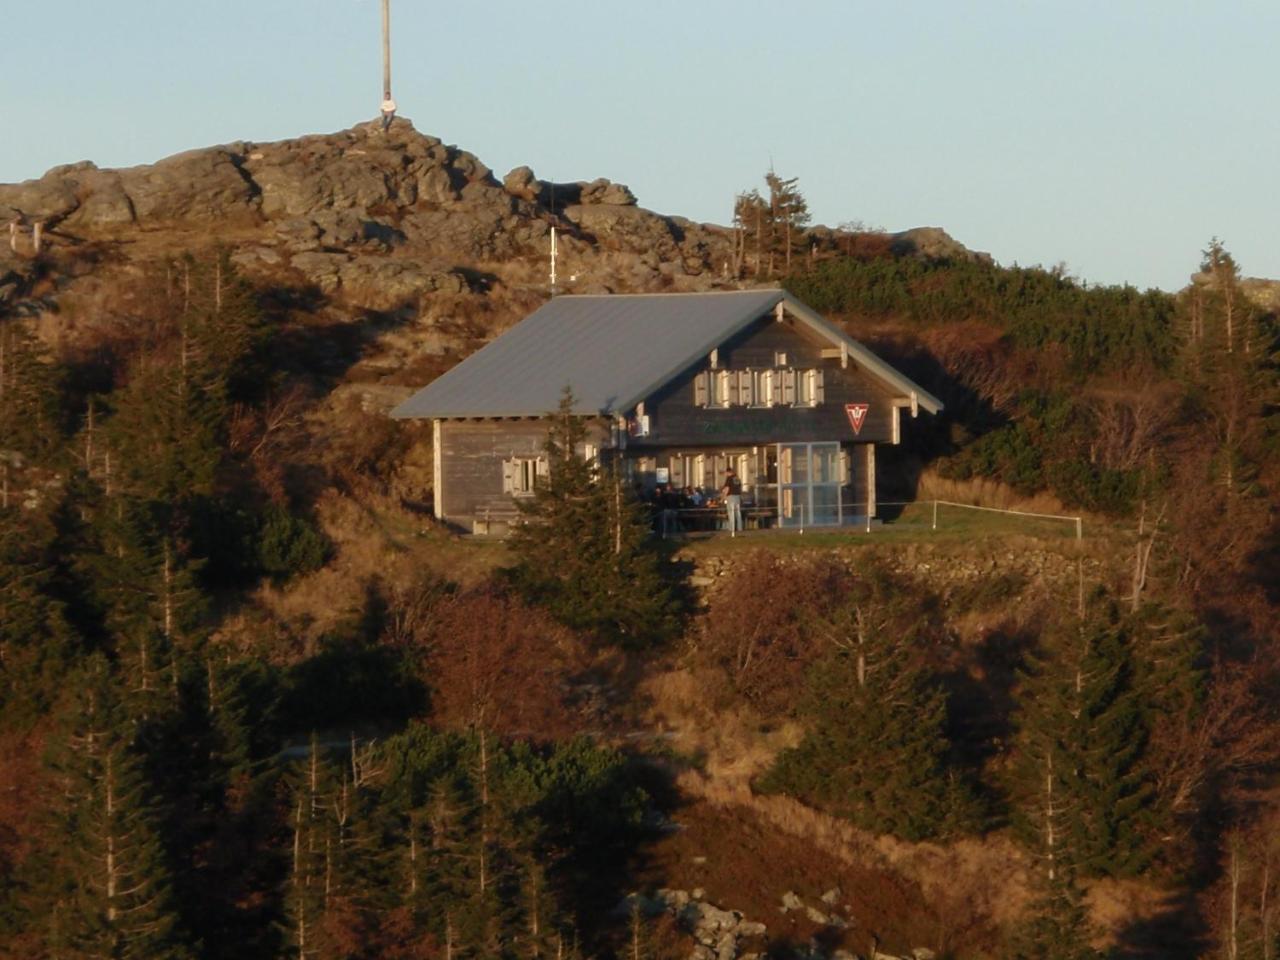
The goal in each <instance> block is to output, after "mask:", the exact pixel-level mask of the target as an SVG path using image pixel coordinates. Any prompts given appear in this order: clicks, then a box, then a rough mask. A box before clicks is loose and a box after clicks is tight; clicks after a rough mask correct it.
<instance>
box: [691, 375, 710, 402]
mask: <svg viewBox="0 0 1280 960" xmlns="http://www.w3.org/2000/svg"><path fill="white" fill-rule="evenodd" d="M710 378H711V375H710V374H709V373H707V372H706V371H705V370H704V371H703V372H702V373H699V374H698V375H697V376H695V377H694V378H693V405H694V406H695V407H705V406H706V405H707V402H708V398H707V386H708V380H710Z"/></svg>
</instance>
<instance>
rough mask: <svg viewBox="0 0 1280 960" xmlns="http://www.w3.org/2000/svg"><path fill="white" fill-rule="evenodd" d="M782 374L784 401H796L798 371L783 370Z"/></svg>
mask: <svg viewBox="0 0 1280 960" xmlns="http://www.w3.org/2000/svg"><path fill="white" fill-rule="evenodd" d="M781 376H782V402H783V403H795V402H796V372H795V371H794V370H783V371H782V372H781Z"/></svg>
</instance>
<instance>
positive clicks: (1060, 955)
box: [1003, 878, 1100, 960]
mask: <svg viewBox="0 0 1280 960" xmlns="http://www.w3.org/2000/svg"><path fill="white" fill-rule="evenodd" d="M1090 933H1091V931H1090V926H1089V918H1088V914H1087V913H1086V911H1085V906H1084V900H1083V898H1082V897H1081V895H1080V891H1079V889H1078V888H1077V887H1076V886H1075V884H1074V883H1072V882H1071V881H1070V880H1069V879H1066V878H1059V879H1056V880H1053V881H1047V882H1042V883H1041V888H1040V894H1039V896H1038V897H1037V898H1036V899H1035V900H1034V901H1032V903H1031V904H1030V905H1029V906H1028V907H1027V908H1026V912H1025V914H1024V916H1023V918H1022V919H1021V920H1020V922H1019V923H1018V924H1017V926H1016V927H1015V928H1014V930H1013V933H1012V936H1011V937H1010V938H1009V943H1008V946H1007V948H1006V949H1005V950H1004V952H1003V956H1004V957H1006V958H1007V960H1096V958H1098V957H1099V956H1100V954H1099V953H1098V951H1096V950H1094V949H1093V947H1092V946H1091V945H1090V943H1089V937H1090Z"/></svg>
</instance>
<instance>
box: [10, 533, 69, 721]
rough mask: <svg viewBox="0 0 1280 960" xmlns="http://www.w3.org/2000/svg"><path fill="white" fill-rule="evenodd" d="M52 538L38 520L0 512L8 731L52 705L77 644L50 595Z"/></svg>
mask: <svg viewBox="0 0 1280 960" xmlns="http://www.w3.org/2000/svg"><path fill="white" fill-rule="evenodd" d="M53 537H54V532H53V530H52V528H51V527H50V525H49V524H48V523H47V522H46V520H45V519H44V518H43V517H42V516H40V515H37V514H33V513H29V512H27V511H19V510H13V509H10V510H3V509H0V585H3V586H0V720H3V721H4V724H5V726H6V727H8V728H9V729H19V728H22V727H25V726H27V725H28V724H30V723H33V722H35V721H36V720H37V719H39V718H40V717H41V716H42V715H43V714H45V713H46V712H47V711H48V710H49V709H50V708H51V707H52V706H53V704H54V703H55V702H56V701H57V698H58V694H59V691H60V690H61V688H62V684H63V682H64V680H65V678H66V675H67V673H68V672H69V671H70V669H71V664H72V657H73V655H74V653H75V652H76V650H77V648H78V646H79V644H78V643H77V641H76V638H75V635H74V633H73V631H72V630H71V628H70V626H69V625H68V624H67V622H66V620H65V618H64V615H63V606H62V604H61V603H60V602H59V601H58V600H56V599H55V598H54V597H53V595H52V588H53V585H54V584H53V578H54V572H55V570H54V558H53V557H52V556H51V555H50V553H51V550H52V546H53Z"/></svg>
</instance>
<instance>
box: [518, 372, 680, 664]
mask: <svg viewBox="0 0 1280 960" xmlns="http://www.w3.org/2000/svg"><path fill="white" fill-rule="evenodd" d="M585 438H586V426H585V424H584V422H583V420H582V418H581V417H579V416H577V415H575V414H574V413H573V394H572V393H571V392H570V391H569V390H568V388H566V390H565V393H564V396H563V397H562V398H561V401H560V409H559V411H558V412H557V413H555V414H554V415H553V416H552V418H551V427H550V430H549V432H548V435H547V442H546V445H545V447H544V451H545V454H546V457H547V461H548V465H549V472H548V475H547V476H546V477H545V478H543V479H542V480H540V482H539V483H538V485H537V487H536V489H535V493H534V496H533V497H532V499H531V501H530V502H528V503H521V504H520V509H521V512H522V517H521V523H520V525H519V526H518V527H517V528H516V531H515V534H514V536H513V537H512V540H511V547H512V552H513V553H514V554H515V556H516V564H515V565H514V566H513V567H512V568H510V569H509V570H508V571H507V574H508V576H509V577H510V580H511V582H512V584H513V585H514V586H515V587H516V588H517V589H518V590H519V592H520V593H521V594H522V595H523V596H524V597H525V598H526V599H527V600H529V602H531V603H534V604H537V605H540V606H543V607H545V608H546V609H547V610H548V611H549V612H550V613H551V614H552V615H553V616H554V617H556V618H557V619H558V620H560V621H561V622H562V623H564V624H566V625H567V626H570V627H574V628H577V629H580V630H585V631H588V632H590V633H591V634H593V635H594V636H595V637H596V638H597V639H598V640H600V641H601V642H603V643H607V644H618V645H621V646H627V647H642V646H646V645H649V644H652V643H655V642H660V641H662V640H665V639H667V638H669V637H671V636H673V635H674V634H675V632H676V630H677V629H678V628H679V619H680V618H679V608H678V604H677V600H676V597H675V593H674V591H673V589H672V586H671V584H670V583H669V582H668V581H667V579H666V578H665V577H664V575H663V571H662V567H661V558H660V556H659V554H658V552H657V549H656V547H655V545H654V543H653V540H652V537H651V535H650V534H651V531H650V528H649V520H648V517H647V515H646V513H645V511H644V510H643V508H642V506H641V505H640V504H639V503H637V502H636V501H635V500H634V498H633V497H632V496H631V494H630V491H629V490H628V489H627V487H626V484H625V483H624V481H623V477H622V474H621V471H620V470H619V469H618V466H617V465H616V464H614V463H606V464H604V465H602V466H601V467H599V468H597V466H596V465H595V464H593V463H590V462H588V461H587V460H586V458H585V457H584V456H583V455H582V454H581V452H580V451H581V449H582V447H583V444H584V441H585Z"/></svg>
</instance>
